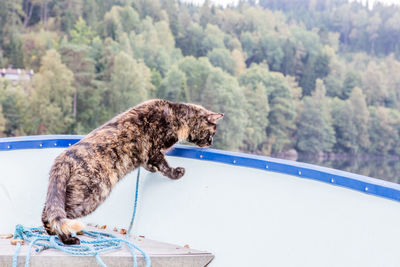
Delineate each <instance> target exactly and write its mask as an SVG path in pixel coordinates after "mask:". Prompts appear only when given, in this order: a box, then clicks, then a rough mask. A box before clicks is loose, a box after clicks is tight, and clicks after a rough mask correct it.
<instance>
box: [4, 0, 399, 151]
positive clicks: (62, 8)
mask: <svg viewBox="0 0 400 267" xmlns="http://www.w3.org/2000/svg"><path fill="white" fill-rule="evenodd" d="M254 2H255V1H249V2H241V3H240V4H239V5H238V6H232V7H226V8H221V7H217V6H212V5H210V4H209V2H206V3H205V4H204V5H202V6H194V5H191V4H184V3H180V2H176V1H173V0H166V1H161V0H160V1H158V0H156V1H154V0H132V1H128V0H126V1H123V0H107V1H106V0H80V1H67V0H59V1H57V0H45V1H33V0H24V1H22V0H17V1H14V0H3V1H2V3H3V8H2V9H0V67H2V68H7V67H10V66H11V67H12V68H21V69H26V70H31V69H32V70H33V71H34V75H33V76H32V80H29V79H28V80H21V81H20V82H17V83H14V82H12V81H10V80H8V79H6V78H0V135H1V136H17V135H31V134H86V133H88V132H89V131H91V130H92V129H94V128H96V127H97V126H99V125H100V124H102V123H104V122H105V121H106V120H108V119H109V118H111V117H112V116H114V115H115V114H117V113H119V112H121V111H124V110H126V109H127V108H128V107H131V106H133V105H135V104H137V103H140V102H142V101H144V100H146V99H149V98H155V97H158V98H165V99H169V100H173V101H185V102H195V103H199V104H202V105H204V106H205V107H207V108H210V109H212V110H215V111H218V112H223V113H225V114H226V116H225V118H224V120H223V122H222V123H221V128H220V131H219V133H218V134H217V136H216V139H215V146H216V147H218V148H221V149H229V150H236V151H238V150H240V151H245V152H250V153H257V154H266V155H269V154H271V153H280V152H284V151H288V150H290V149H295V150H297V151H299V152H301V153H308V154H319V153H324V152H335V153H352V154H359V153H369V154H375V155H387V154H391V155H400V62H399V60H398V59H399V56H400V38H399V37H400V9H399V8H398V7H395V6H390V7H388V6H382V5H375V6H374V8H373V9H367V8H366V7H365V6H363V5H361V4H359V3H348V2H347V0H302V1H291V0H260V1H259V3H258V4H255V3H254Z"/></svg>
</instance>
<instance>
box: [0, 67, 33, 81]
mask: <svg viewBox="0 0 400 267" xmlns="http://www.w3.org/2000/svg"><path fill="white" fill-rule="evenodd" d="M0 75H1V77H4V78H6V79H9V80H11V81H13V83H17V82H19V81H30V80H31V79H32V76H33V70H21V69H12V68H7V69H4V68H3V69H1V72H0Z"/></svg>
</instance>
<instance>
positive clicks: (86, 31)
mask: <svg viewBox="0 0 400 267" xmlns="http://www.w3.org/2000/svg"><path fill="white" fill-rule="evenodd" d="M70 35H71V43H73V44H81V45H90V44H91V42H92V40H93V38H94V37H95V33H94V32H93V31H92V29H91V28H90V26H88V25H87V24H86V21H85V20H84V19H83V18H82V17H79V20H78V21H77V22H76V23H75V25H74V28H73V29H72V30H71V32H70Z"/></svg>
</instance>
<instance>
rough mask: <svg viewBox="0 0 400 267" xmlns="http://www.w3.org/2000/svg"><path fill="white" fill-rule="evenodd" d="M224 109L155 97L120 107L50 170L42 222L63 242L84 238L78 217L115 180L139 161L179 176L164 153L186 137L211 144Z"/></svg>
mask: <svg viewBox="0 0 400 267" xmlns="http://www.w3.org/2000/svg"><path fill="white" fill-rule="evenodd" d="M222 117H223V114H222V113H215V112H211V111H209V110H207V109H205V108H204V107H202V106H199V105H194V104H186V103H174V102H170V101H167V100H162V99H153V100H149V101H147V102H144V103H142V104H139V105H137V106H135V107H133V108H131V109H129V110H127V111H126V112H124V113H121V114H119V115H117V116H116V117H114V118H113V119H111V120H110V121H108V122H107V123H105V124H104V125H102V126H100V127H99V128H97V129H95V130H93V131H92V132H90V133H89V134H88V135H87V136H86V137H84V138H83V139H82V140H80V141H79V142H77V143H76V144H74V145H73V146H71V147H69V148H68V149H66V150H64V151H63V152H62V153H61V154H60V155H59V156H58V157H57V158H56V159H55V162H54V164H53V166H52V167H51V170H50V178H49V185H48V191H47V196H46V202H45V205H44V209H43V213H42V222H43V225H44V228H45V229H46V231H47V233H48V234H50V235H55V234H57V235H58V237H59V238H60V240H61V241H62V242H63V243H64V244H80V240H79V238H77V237H73V236H72V234H73V233H77V232H79V231H81V230H82V229H83V228H84V224H83V223H82V222H80V221H78V220H74V219H75V218H79V217H82V216H86V215H88V214H90V213H91V212H93V211H94V210H95V209H96V208H97V207H98V206H99V205H100V204H101V203H102V202H103V201H104V200H105V199H106V198H107V196H108V195H109V194H110V192H111V190H112V188H113V187H114V185H115V184H116V183H117V182H118V181H120V180H121V179H122V178H123V177H124V176H125V175H126V174H128V173H129V172H131V171H132V170H134V169H136V168H138V167H141V166H142V167H144V168H145V169H146V170H148V171H150V172H156V171H158V172H160V173H161V174H163V175H165V176H167V177H169V178H171V179H179V178H181V177H182V176H183V175H184V174H185V169H184V168H182V167H177V168H172V167H170V166H169V165H168V162H167V161H166V159H165V157H164V154H165V152H166V151H167V150H168V149H170V148H171V147H172V146H173V145H174V144H175V143H176V142H178V141H180V140H187V141H189V142H191V143H193V144H195V145H198V146H200V147H209V146H211V144H212V141H213V136H214V135H215V133H216V129H217V121H218V120H220V119H221V118H222Z"/></svg>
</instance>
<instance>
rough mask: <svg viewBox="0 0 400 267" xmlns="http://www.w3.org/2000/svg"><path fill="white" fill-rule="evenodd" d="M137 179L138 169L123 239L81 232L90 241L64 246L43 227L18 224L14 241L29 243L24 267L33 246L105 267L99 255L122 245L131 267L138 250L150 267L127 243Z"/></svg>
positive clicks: (26, 266)
mask: <svg viewBox="0 0 400 267" xmlns="http://www.w3.org/2000/svg"><path fill="white" fill-rule="evenodd" d="M139 178H140V168H139V169H138V174H137V178H136V190H135V201H134V206H133V213H132V218H131V221H130V224H129V228H128V232H127V235H126V238H125V239H122V238H118V237H116V236H115V235H113V234H109V233H102V232H97V231H85V230H84V231H82V232H83V234H84V235H87V236H88V237H90V238H91V240H81V244H80V245H65V244H64V243H62V242H61V241H60V239H59V238H58V236H56V235H48V234H47V233H46V231H45V230H44V228H43V227H24V226H22V225H20V224H18V225H17V226H16V227H15V234H14V239H17V240H18V239H20V240H24V241H26V242H28V243H29V248H28V254H27V255H26V259H25V267H29V262H30V258H31V251H32V248H33V246H36V249H35V251H36V252H41V251H43V250H45V249H49V248H54V249H58V250H60V251H62V252H65V253H68V254H71V255H92V256H94V257H95V258H96V260H97V262H98V263H99V264H100V265H101V266H102V267H107V265H106V264H105V263H104V262H103V261H102V259H101V258H100V256H99V254H100V253H102V252H105V251H109V250H113V249H120V248H121V247H122V244H125V245H126V246H127V247H128V249H129V251H130V252H131V254H132V257H133V267H137V259H136V254H135V250H138V251H139V252H140V253H141V254H142V255H143V257H144V259H145V261H146V267H150V266H151V260H150V257H149V256H148V255H147V254H146V253H145V252H144V251H143V250H141V249H140V248H139V247H137V246H136V245H135V244H133V243H132V242H130V241H129V236H130V232H131V230H132V226H133V222H134V220H135V215H136V208H137V202H138V194H139ZM21 243H22V242H17V244H16V246H17V247H16V249H15V253H14V256H13V260H12V267H17V266H18V255H19V251H20V249H21V245H22V244H21Z"/></svg>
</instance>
